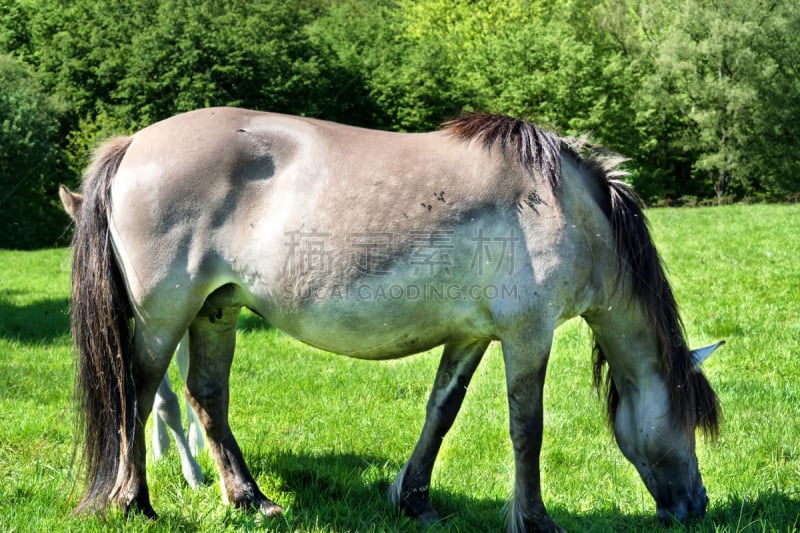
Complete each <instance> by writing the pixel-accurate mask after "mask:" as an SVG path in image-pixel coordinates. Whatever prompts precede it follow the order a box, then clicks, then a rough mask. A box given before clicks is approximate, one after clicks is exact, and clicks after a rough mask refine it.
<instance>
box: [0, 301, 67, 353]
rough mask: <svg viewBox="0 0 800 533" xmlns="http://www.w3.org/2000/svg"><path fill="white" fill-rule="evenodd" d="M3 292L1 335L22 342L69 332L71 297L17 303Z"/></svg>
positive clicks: (49, 339) (0, 311) (51, 339)
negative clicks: (69, 298)
mask: <svg viewBox="0 0 800 533" xmlns="http://www.w3.org/2000/svg"><path fill="white" fill-rule="evenodd" d="M3 292H4V294H2V295H0V336H2V337H4V338H6V339H9V340H19V341H22V342H38V341H53V340H55V339H57V338H59V337H61V336H63V335H69V327H70V326H69V300H68V299H66V298H62V299H55V300H40V301H38V302H33V303H30V304H26V305H18V304H16V303H14V302H13V301H10V300H9V299H7V298H6V297H5V296H6V295H8V294H9V293H8V291H3Z"/></svg>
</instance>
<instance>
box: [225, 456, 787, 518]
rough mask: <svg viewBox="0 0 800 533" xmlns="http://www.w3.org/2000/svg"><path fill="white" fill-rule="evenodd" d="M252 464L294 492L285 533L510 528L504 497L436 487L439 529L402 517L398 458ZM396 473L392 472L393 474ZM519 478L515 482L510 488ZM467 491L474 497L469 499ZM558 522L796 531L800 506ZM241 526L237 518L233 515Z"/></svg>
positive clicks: (768, 500) (739, 503) (270, 459)
mask: <svg viewBox="0 0 800 533" xmlns="http://www.w3.org/2000/svg"><path fill="white" fill-rule="evenodd" d="M248 461H249V462H250V463H251V464H252V465H253V468H252V471H253V474H254V475H255V476H256V477H258V476H259V475H260V474H264V475H265V476H274V477H276V478H277V479H278V480H279V483H280V485H281V486H282V490H283V491H285V492H288V493H291V494H292V495H293V500H292V502H291V504H290V505H288V506H287V508H286V515H285V516H284V517H283V518H281V519H279V520H276V521H273V522H270V523H269V528H270V529H273V528H274V529H275V530H278V531H305V530H308V529H324V530H336V531H365V530H367V531H372V530H375V531H434V532H438V531H505V529H506V523H505V512H504V510H505V505H506V503H507V502H506V501H505V500H503V499H493V498H484V499H481V498H472V497H470V496H468V493H469V487H465V488H464V491H463V492H461V491H459V492H458V493H455V492H452V491H450V490H447V489H443V488H441V487H437V486H436V481H435V480H434V484H433V488H432V490H431V501H432V503H433V505H434V507H435V508H436V509H437V510H438V511H439V514H440V516H442V517H443V520H442V522H441V523H440V524H439V525H437V526H435V527H433V528H423V527H422V526H420V525H419V524H417V523H416V522H415V521H413V520H411V519H409V518H406V517H404V516H399V515H398V514H396V512H395V509H394V508H393V506H392V505H391V504H390V503H389V501H388V499H387V497H386V494H387V490H388V488H389V485H390V484H391V482H392V481H393V476H394V475H395V472H398V471H399V470H400V468H401V467H402V465H401V464H399V463H395V462H393V461H388V462H387V461H386V460H384V459H381V458H377V457H373V456H361V455H354V454H324V455H315V456H309V455H298V454H294V453H287V452H282V453H278V454H277V455H272V454H269V455H268V456H264V455H256V456H254V457H252V456H251V457H250V458H249V459H248ZM388 472H391V474H389V473H388ZM510 484H511V480H509V485H510ZM465 493H466V494H467V495H465ZM548 511H549V513H550V515H551V516H552V518H553V519H554V520H555V521H556V522H557V523H559V524H560V525H561V526H563V527H565V528H566V529H567V531H596V532H600V531H609V532H611V531H653V530H655V531H664V532H668V531H687V529H691V530H693V531H694V530H696V531H716V530H718V529H719V528H720V527H723V528H725V529H728V530H729V531H745V530H748V528H751V527H755V530H758V531H760V530H761V528H760V527H759V526H757V525H756V524H761V525H768V526H769V528H774V529H775V530H777V531H790V530H792V531H794V530H796V528H797V527H798V525H800V501H798V500H797V499H795V498H792V497H791V496H788V495H786V494H782V493H776V492H770V493H765V494H759V495H756V496H754V497H753V498H745V499H730V500H729V501H728V502H725V503H722V504H717V505H712V508H711V509H710V510H709V513H708V514H707V516H706V517H705V518H704V519H702V520H698V519H695V520H694V521H692V522H690V524H688V526H689V527H688V528H687V525H682V524H677V523H676V524H674V525H672V526H669V525H667V526H664V525H662V524H661V523H660V522H658V521H657V519H656V518H655V504H654V503H653V506H652V513H622V512H620V511H619V510H617V509H603V510H598V511H589V512H581V513H575V512H573V511H569V510H567V509H565V508H563V507H559V506H552V505H551V506H549V507H548ZM229 518H230V520H232V521H233V522H237V520H238V519H237V518H236V515H235V514H234V515H229Z"/></svg>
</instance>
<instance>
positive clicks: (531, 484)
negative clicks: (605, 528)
mask: <svg viewBox="0 0 800 533" xmlns="http://www.w3.org/2000/svg"><path fill="white" fill-rule="evenodd" d="M537 337H538V338H537ZM542 337H546V339H543V338H542ZM551 343H552V330H550V331H549V332H548V333H546V334H545V333H542V334H541V335H538V336H534V335H526V336H522V337H514V338H512V339H503V340H502V345H503V360H504V362H505V367H506V382H507V385H508V408H509V426H510V433H511V442H512V444H513V447H514V466H515V479H514V495H513V500H512V502H511V506H510V516H509V524H508V529H509V531H511V532H513V533H517V532H522V531H525V532H528V531H564V530H563V529H562V528H560V527H559V526H558V525H557V524H556V523H555V522H553V520H552V519H551V518H550V517H549V516H548V514H547V511H546V509H545V506H544V502H543V501H542V491H541V484H540V476H539V454H540V452H541V449H542V425H543V423H542V421H543V404H542V397H543V389H544V379H545V374H546V371H547V360H548V358H549V356H550V345H551Z"/></svg>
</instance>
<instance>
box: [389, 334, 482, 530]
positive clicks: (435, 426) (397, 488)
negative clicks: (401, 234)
mask: <svg viewBox="0 0 800 533" xmlns="http://www.w3.org/2000/svg"><path fill="white" fill-rule="evenodd" d="M488 345H489V341H484V340H479V341H472V342H470V343H467V344H456V343H451V344H447V345H445V347H444V353H443V354H442V360H441V362H440V363H439V370H438V371H437V373H436V380H435V381H434V384H433V390H432V391H431V395H430V398H429V399H428V407H427V412H426V415H425V424H424V426H423V428H422V434H421V435H420V437H419V440H418V441H417V445H416V447H415V448H414V452H413V453H412V454H411V458H410V459H409V460H408V462H407V463H406V464H405V466H403V469H402V470H401V471H400V474H398V476H397V479H396V480H395V481H394V483H393V484H392V487H391V488H390V489H389V497H390V498H391V499H392V501H393V503H394V504H395V506H396V507H397V508H398V509H399V510H401V511H402V512H404V513H405V514H406V515H408V516H412V517H415V518H417V519H419V520H420V521H421V522H423V523H432V522H435V521H437V520H438V519H439V517H438V515H437V513H436V511H435V510H434V508H433V506H432V505H431V503H430V500H429V495H428V491H429V488H430V483H431V472H432V471H433V463H434V461H436V456H437V455H438V453H439V448H440V447H441V445H442V439H444V436H445V434H446V433H447V431H448V430H449V429H450V427H451V426H452V425H453V421H454V420H455V418H456V414H458V410H459V408H460V407H461V402H462V401H463V400H464V396H465V394H466V392H467V385H468V384H469V381H470V379H471V378H472V374H473V373H474V372H475V368H477V366H478V363H479V362H480V360H481V356H483V352H484V351H486V347H487V346H488Z"/></svg>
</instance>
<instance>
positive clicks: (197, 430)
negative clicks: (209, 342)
mask: <svg viewBox="0 0 800 533" xmlns="http://www.w3.org/2000/svg"><path fill="white" fill-rule="evenodd" d="M175 360H176V362H177V363H178V371H179V372H180V375H181V379H182V380H183V382H184V383H186V377H187V376H188V375H189V334H188V333H187V334H186V335H184V336H183V338H182V339H181V342H180V344H178V350H177V351H176V352H175ZM185 402H186V434H187V435H188V437H189V449H190V450H191V451H192V455H194V456H195V457H197V454H198V452H200V450H202V449H203V447H204V446H205V438H204V437H203V427H202V426H201V425H200V421H199V420H198V419H197V413H195V412H194V409H193V408H192V405H191V403H189V398H185Z"/></svg>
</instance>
